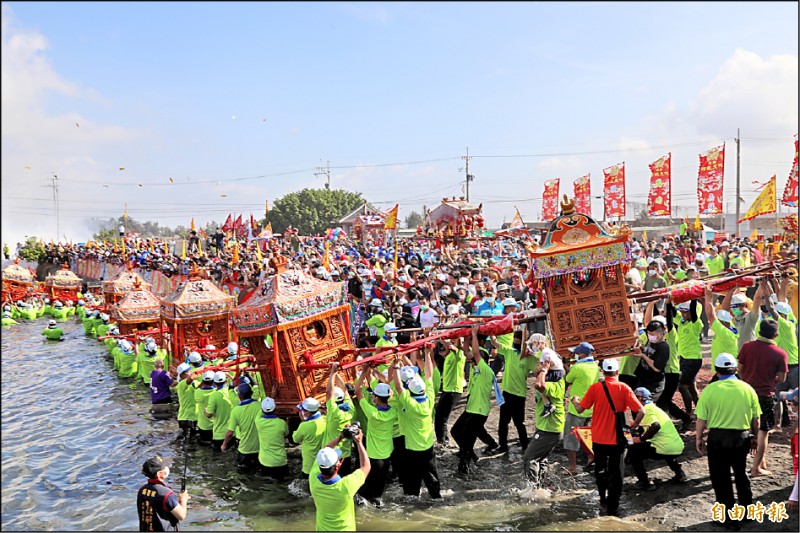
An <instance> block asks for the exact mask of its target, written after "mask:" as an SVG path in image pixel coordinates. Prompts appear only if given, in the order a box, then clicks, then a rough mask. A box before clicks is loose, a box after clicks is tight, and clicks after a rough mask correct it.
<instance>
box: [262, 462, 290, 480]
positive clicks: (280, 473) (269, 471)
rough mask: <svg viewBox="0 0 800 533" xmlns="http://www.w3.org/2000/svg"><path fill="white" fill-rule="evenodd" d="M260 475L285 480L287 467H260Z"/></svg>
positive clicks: (287, 471)
mask: <svg viewBox="0 0 800 533" xmlns="http://www.w3.org/2000/svg"><path fill="white" fill-rule="evenodd" d="M261 474H262V475H264V476H267V477H271V478H273V479H280V480H282V479H286V478H288V477H289V465H283V466H264V465H261Z"/></svg>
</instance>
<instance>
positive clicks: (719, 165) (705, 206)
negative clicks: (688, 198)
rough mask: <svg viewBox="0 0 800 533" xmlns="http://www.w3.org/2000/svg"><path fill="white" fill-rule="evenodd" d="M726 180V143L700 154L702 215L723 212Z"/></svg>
mask: <svg viewBox="0 0 800 533" xmlns="http://www.w3.org/2000/svg"><path fill="white" fill-rule="evenodd" d="M724 181H725V143H723V144H722V146H717V147H716V148H712V149H711V150H709V151H708V152H706V153H704V154H700V169H699V170H698V172H697V206H698V211H699V213H700V214H701V215H719V214H720V213H722V187H723V183H724Z"/></svg>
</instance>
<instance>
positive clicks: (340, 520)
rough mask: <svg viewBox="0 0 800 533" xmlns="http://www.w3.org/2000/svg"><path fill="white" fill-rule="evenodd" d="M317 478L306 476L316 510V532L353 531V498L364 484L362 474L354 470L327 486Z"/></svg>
mask: <svg viewBox="0 0 800 533" xmlns="http://www.w3.org/2000/svg"><path fill="white" fill-rule="evenodd" d="M318 476H319V474H317V473H314V474H311V475H309V476H308V486H309V489H310V490H311V497H312V498H314V507H316V510H317V520H316V528H317V531H355V530H356V509H355V503H354V501H353V497H354V496H355V495H356V492H358V489H360V488H361V486H362V485H363V484H364V481H365V479H366V477H365V476H364V472H362V471H361V470H356V471H355V472H353V473H351V474H348V475H346V476H344V477H343V478H341V479H340V480H339V481H337V482H336V483H332V484H329V485H328V484H325V483H323V482H322V481H320V479H319V477H318ZM334 479H335V478H334Z"/></svg>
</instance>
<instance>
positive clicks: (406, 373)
mask: <svg viewBox="0 0 800 533" xmlns="http://www.w3.org/2000/svg"><path fill="white" fill-rule="evenodd" d="M416 375H417V372H416V370H415V369H414V367H413V366H404V367H402V368H401V369H400V381H402V382H403V383H405V382H406V381H408V380H409V379H411V378H413V377H414V376H416Z"/></svg>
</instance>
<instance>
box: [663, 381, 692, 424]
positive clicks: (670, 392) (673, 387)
mask: <svg viewBox="0 0 800 533" xmlns="http://www.w3.org/2000/svg"><path fill="white" fill-rule="evenodd" d="M680 378H681V375H680V374H678V373H668V374H664V390H663V391H661V396H660V397H659V398H658V401H657V402H656V405H657V406H658V407H660V408H661V410H662V411H664V412H666V413H669V416H671V417H672V418H677V419H679V420H682V421H684V422H686V421H688V420H691V419H690V418H689V416H688V415H687V414H686V412H685V411H684V410H683V409H681V408H680V407H678V406H677V405H675V402H673V401H672V398H673V397H674V396H675V392H676V391H677V390H678V382H679V381H680Z"/></svg>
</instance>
